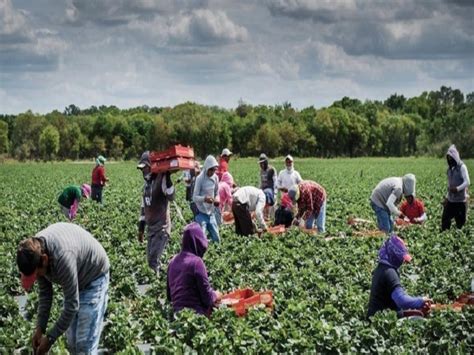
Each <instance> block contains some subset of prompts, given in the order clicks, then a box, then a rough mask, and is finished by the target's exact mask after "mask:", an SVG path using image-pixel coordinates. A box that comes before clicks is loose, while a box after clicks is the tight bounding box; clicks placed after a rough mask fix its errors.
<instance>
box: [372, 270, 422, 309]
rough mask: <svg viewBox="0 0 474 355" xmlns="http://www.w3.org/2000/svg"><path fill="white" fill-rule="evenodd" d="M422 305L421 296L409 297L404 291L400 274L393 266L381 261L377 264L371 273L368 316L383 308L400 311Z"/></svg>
mask: <svg viewBox="0 0 474 355" xmlns="http://www.w3.org/2000/svg"><path fill="white" fill-rule="evenodd" d="M422 306H423V298H422V297H411V296H408V295H407V294H406V293H405V291H404V289H403V288H402V286H401V284H400V276H399V275H398V272H397V270H396V269H395V268H394V267H392V266H389V265H385V264H382V263H379V264H378V265H377V267H376V268H375V270H374V272H373V273H372V286H371V288H370V298H369V307H368V312H367V315H368V317H371V316H372V315H374V314H375V313H376V312H378V311H382V310H384V309H392V310H394V311H400V310H404V309H411V308H421V307H422Z"/></svg>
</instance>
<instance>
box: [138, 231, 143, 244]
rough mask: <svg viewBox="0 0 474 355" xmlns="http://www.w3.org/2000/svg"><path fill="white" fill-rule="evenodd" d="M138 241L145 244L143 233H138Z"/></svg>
mask: <svg viewBox="0 0 474 355" xmlns="http://www.w3.org/2000/svg"><path fill="white" fill-rule="evenodd" d="M138 241H139V242H140V243H143V232H138Z"/></svg>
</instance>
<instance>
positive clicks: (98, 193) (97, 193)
mask: <svg viewBox="0 0 474 355" xmlns="http://www.w3.org/2000/svg"><path fill="white" fill-rule="evenodd" d="M103 188H104V187H103V186H100V185H96V184H92V186H91V190H92V191H91V198H92V199H93V200H94V201H97V202H99V203H102V189H103Z"/></svg>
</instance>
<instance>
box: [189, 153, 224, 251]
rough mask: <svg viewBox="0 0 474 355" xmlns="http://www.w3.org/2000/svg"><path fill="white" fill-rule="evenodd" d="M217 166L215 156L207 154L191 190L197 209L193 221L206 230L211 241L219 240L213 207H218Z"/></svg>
mask: <svg viewBox="0 0 474 355" xmlns="http://www.w3.org/2000/svg"><path fill="white" fill-rule="evenodd" d="M217 166H218V164H217V160H216V158H214V157H213V156H212V155H209V156H207V158H206V160H205V161H204V168H203V170H202V171H201V173H200V174H199V175H198V177H197V178H196V183H195V185H194V192H193V202H194V203H195V204H196V207H197V209H198V210H199V213H198V214H197V216H196V217H195V221H196V222H197V223H199V224H200V225H201V227H202V229H203V231H204V232H206V230H207V231H208V233H209V235H210V237H211V240H212V241H213V242H219V227H218V225H217V221H216V215H215V208H216V207H219V179H218V178H217V175H216V170H217Z"/></svg>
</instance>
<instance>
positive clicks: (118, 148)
mask: <svg viewBox="0 0 474 355" xmlns="http://www.w3.org/2000/svg"><path fill="white" fill-rule="evenodd" d="M122 153H123V142H122V138H120V137H119V136H115V137H114V139H113V140H112V146H111V148H110V155H111V156H112V157H113V158H116V159H119V158H121V157H122Z"/></svg>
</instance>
